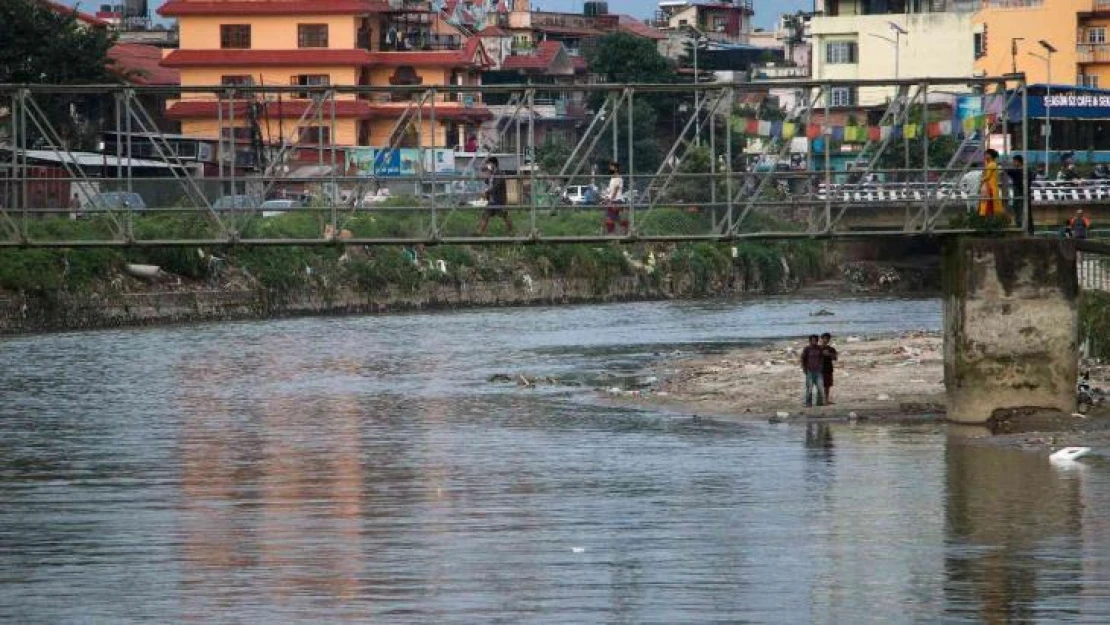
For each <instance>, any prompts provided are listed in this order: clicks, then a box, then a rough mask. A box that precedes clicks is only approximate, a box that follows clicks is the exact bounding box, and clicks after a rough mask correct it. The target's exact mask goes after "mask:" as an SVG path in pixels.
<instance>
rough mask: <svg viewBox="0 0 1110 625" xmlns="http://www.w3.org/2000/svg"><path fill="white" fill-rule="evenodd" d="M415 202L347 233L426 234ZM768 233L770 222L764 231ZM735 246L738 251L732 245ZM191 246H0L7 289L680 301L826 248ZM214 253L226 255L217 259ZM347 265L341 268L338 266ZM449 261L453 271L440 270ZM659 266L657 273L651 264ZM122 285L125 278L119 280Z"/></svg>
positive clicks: (297, 218) (788, 274)
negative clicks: (553, 281)
mask: <svg viewBox="0 0 1110 625" xmlns="http://www.w3.org/2000/svg"><path fill="white" fill-rule="evenodd" d="M406 203H407V204H409V205H411V203H412V200H411V199H408V200H406V199H404V198H394V199H392V200H391V201H390V203H387V204H385V205H383V206H380V207H378V208H376V209H374V210H368V211H358V212H350V211H348V212H346V213H341V214H340V215H339V224H340V228H341V229H345V230H349V231H350V232H351V234H352V235H353V236H355V237H358V238H386V237H408V238H415V237H422V236H425V235H426V234H427V233H428V232H429V230H430V225H431V224H430V213H429V212H428V211H411V210H410V211H405V210H391V209H393V208H395V207H397V206H404V205H406ZM331 217H332V216H331V214H330V212H327V211H320V212H311V211H310V212H297V213H288V214H285V215H280V216H277V217H271V218H266V219H263V218H260V217H257V216H255V217H243V216H238V217H235V218H231V219H229V220H228V221H229V223H230V225H232V226H233V227H235V228H236V229H238V230H240V231H241V232H242V237H243V238H270V239H319V238H321V237H322V236H323V232H324V228H325V226H326V225H327V224H328V223H330V221H331ZM479 217H480V212H478V211H473V210H454V211H452V210H446V211H442V212H440V213H439V214H437V225H438V226H439V230H440V232H441V233H442V234H443V236H470V235H472V234H473V233H474V231H475V230H476V229H477V225H478V219H479ZM513 217H514V226H515V230H516V232H517V233H521V232H527V231H529V230H531V228H532V226H533V224H532V223H531V221H530V214H529V212H528V211H527V210H521V211H516V212H514V214H513ZM711 221H712V217H711V216H710V215H706V214H703V213H699V212H690V211H688V210H680V209H669V208H660V209H655V210H652V211H649V212H646V213H645V214H643V215H641V221H639V222H638V223H637V228H638V229H639V230H640V231H643V232H653V231H654V232H666V233H668V234H677V233H682V232H686V233H698V232H708V231H709V228H710V227H711ZM759 225H760V227H763V226H764V225H765V224H759ZM116 227H117V226H116V224H115V223H114V222H113V220H112V218H111V217H110V216H106V215H98V216H94V217H92V218H88V219H81V220H77V221H73V220H69V219H50V220H42V221H34V222H31V223H30V224H29V226H28V230H29V232H28V233H29V235H30V237H31V238H32V239H37V240H55V241H61V240H104V239H108V238H111V237H112V232H113V231H114V230H115V229H116ZM535 227H537V228H538V229H540V230H541V231H542V232H543V233H544V235H545V236H575V235H579V236H581V235H590V234H598V233H600V231H601V214H600V212H599V210H597V209H589V210H563V209H557V210H552V211H540V212H537V214H536V223H535ZM132 231H133V235H134V237H135V238H136V239H138V240H166V239H181V238H187V239H211V238H219V237H220V236H221V230H220V228H219V226H218V224H216V223H215V221H214V220H212V219H211V218H209V217H206V216H202V215H190V214H184V213H163V214H146V215H137V216H135V217H134V218H133V221H132ZM503 233H504V224H503V223H502V220H501V219H499V218H494V219H493V220H491V223H490V229H489V234H491V235H495V236H496V235H499V234H503ZM734 248H735V256H734V255H733V249H734ZM204 252H205V254H204V255H202V254H201V253H199V252H198V250H197V249H195V248H185V247H178V248H74V249H5V250H0V291H8V292H19V293H29V294H40V295H45V294H53V293H60V292H82V291H87V290H97V291H107V290H111V289H112V288H114V287H112V286H111V283H112V281H113V278H116V277H118V276H119V275H120V273H121V270H122V268H123V265H124V264H125V263H138V264H151V265H158V266H160V267H161V268H162V269H163V271H165V272H166V273H168V274H170V275H173V276H179V277H181V278H183V279H185V280H194V281H198V282H199V281H204V280H209V279H213V278H219V276H215V275H213V272H215V271H217V270H220V271H222V273H221V275H224V276H226V275H227V273H228V271H229V270H230V271H236V272H240V273H242V274H243V275H246V276H249V280H250V282H251V283H252V284H254V285H256V286H258V287H261V288H265V289H267V290H270V291H272V292H276V293H278V294H281V293H294V292H296V291H298V290H301V289H305V288H313V289H334V288H338V287H340V286H346V287H351V288H357V289H359V290H362V291H365V292H373V291H377V290H380V289H383V288H386V287H392V288H396V289H400V290H402V291H410V292H411V291H415V290H416V289H418V288H420V286H421V285H422V284H424V283H427V282H446V283H456V284H459V283H463V282H479V281H496V280H517V279H520V278H521V276H523V275H524V274H528V275H531V276H533V277H552V278H554V277H561V278H569V279H587V280H589V281H591V283H592V284H594V286H595V288H596V289H597V290H598V291H599V292H601V291H603V290H604V289H605V287H606V285H607V284H608V283H609V282H610V281H611V280H612V279H614V278H617V277H620V276H629V275H634V274H640V275H643V276H644V279H645V280H648V281H649V282H650V285H652V286H660V285H661V284H662V282H663V281H665V280H669V281H671V283H670V284H669V285H667V287H668V291H669V292H671V293H673V294H675V295H691V296H705V295H713V294H715V293H719V292H721V291H723V290H727V289H729V288H730V287H732V288H734V289H740V288H743V289H747V290H751V289H752V288H753V286H756V285H758V288H760V289H762V290H764V291H767V292H773V291H776V290H778V289H780V288H781V287H782V286H783V285H784V284H786V283H791V282H796V281H797V280H799V279H802V280H804V279H807V278H813V277H817V276H818V275H819V274H820V272H821V271H822V269H823V267H822V259H823V247H822V245H821V244H819V243H816V242H804V241H803V242H789V243H748V242H744V243H739V244H735V245H728V244H710V243H697V244H681V245H671V244H636V245H617V244H574V245H567V244H550V243H548V244H543V243H539V244H518V245H505V246H494V247H488V248H479V247H467V246H458V245H439V246H430V247H421V248H420V249H412V248H402V247H393V246H381V247H370V248H361V247H359V248H352V249H345V248H343V247H341V246H339V245H336V246H311V247H306V246H287V247H285V246H278V247H246V246H237V247H236V246H232V247H223V248H219V249H206V250H204ZM210 255H216V256H218V257H220V258H221V259H222V261H221V262H219V263H213V262H212V261H211V258H210ZM341 259H342V261H341ZM437 261H443V265H445V266H446V268H447V271H446V272H442V271H439V270H438V269H434V267H436V266H437V265H438V264H439V263H437ZM653 265H654V269H653V270H649V269H648V268H649V267H651V266H653ZM116 282H117V283H118V282H119V281H118V280H117V281H116Z"/></svg>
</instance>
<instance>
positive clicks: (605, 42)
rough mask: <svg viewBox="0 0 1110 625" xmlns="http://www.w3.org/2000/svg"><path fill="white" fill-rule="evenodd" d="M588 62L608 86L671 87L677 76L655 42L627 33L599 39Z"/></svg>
mask: <svg viewBox="0 0 1110 625" xmlns="http://www.w3.org/2000/svg"><path fill="white" fill-rule="evenodd" d="M587 59H588V61H589V67H590V71H591V72H593V73H594V74H598V75H599V76H602V77H604V78H605V80H606V81H607V82H614V83H621V82H635V83H672V82H675V78H676V76H677V75H676V74H675V71H674V68H673V67H672V66H671V62H670V61H669V60H667V58H666V57H664V56H663V55H662V54H659V50H658V49H657V48H656V46H655V42H654V41H652V40H651V39H644V38H643V37H636V36H635V35H630V34H628V33H613V34H610V35H606V36H604V37H602V38H601V39H600V40H598V42H597V46H596V47H595V48H594V49H593V50H592V51H591V53H590V54H589V55H588V56H587Z"/></svg>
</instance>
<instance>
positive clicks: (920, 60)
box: [809, 0, 1020, 108]
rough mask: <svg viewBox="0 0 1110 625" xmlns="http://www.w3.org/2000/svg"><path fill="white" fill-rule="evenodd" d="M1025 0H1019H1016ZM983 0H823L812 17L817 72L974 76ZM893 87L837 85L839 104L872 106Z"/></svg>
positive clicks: (824, 76)
mask: <svg viewBox="0 0 1110 625" xmlns="http://www.w3.org/2000/svg"><path fill="white" fill-rule="evenodd" d="M1019 1H1020V0H1019ZM979 4H980V2H979V0H932V1H930V2H912V1H910V0H825V2H824V7H823V8H824V10H823V12H822V13H821V14H820V15H817V16H814V17H813V18H812V19H811V20H810V23H809V29H810V33H811V35H812V39H813V64H812V68H813V69H812V75H813V78H815V79H818V80H871V79H890V78H903V79H905V78H929V77H932V78H951V77H962V76H971V75H972V73H973V72H974V71H975V67H974V61H975V56H974V45H973V44H974V42H973V38H972V36H971V33H972V18H973V12H974V10H975V9H976V8H977V7H978V6H979ZM893 95H894V90H893V89H892V88H888V87H872V88H865V89H856V88H851V87H840V88H836V89H834V90H833V93H832V101H831V103H830V104H831V105H832V107H835V108H874V107H880V106H883V105H885V104H886V102H888V101H889V100H890V99H891V98H892V97H893Z"/></svg>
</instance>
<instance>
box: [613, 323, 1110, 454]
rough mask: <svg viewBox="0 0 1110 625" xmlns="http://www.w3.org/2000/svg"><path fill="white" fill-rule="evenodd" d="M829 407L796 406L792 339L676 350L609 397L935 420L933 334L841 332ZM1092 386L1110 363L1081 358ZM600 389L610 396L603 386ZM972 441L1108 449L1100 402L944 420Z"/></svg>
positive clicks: (1108, 411)
mask: <svg viewBox="0 0 1110 625" xmlns="http://www.w3.org/2000/svg"><path fill="white" fill-rule="evenodd" d="M834 346H835V347H836V348H837V350H838V351H839V355H840V359H839V364H838V368H837V372H836V385H835V387H834V391H833V400H834V402H835V403H834V405H832V406H825V407H820V408H818V407H813V408H806V407H805V406H804V405H803V393H804V382H803V378H802V374H801V371H800V365H799V362H798V361H799V358H800V350H801V349H802V347H803V343H802V342H801V341H776V342H774V343H769V344H764V345H754V346H749V347H741V348H737V349H732V350H729V351H727V352H725V353H723V354H713V355H698V356H694V357H690V356H688V355H679V356H674V357H671V358H667V359H664V360H663V361H661V362H659V363H657V364H656V365H655V366H654V368H653V374H654V375H653V377H654V378H655V379H654V384H653V385H652V388H647V389H640V390H638V391H633V392H628V391H624V392H621V393H619V394H618V395H619V397H618V398H617V400H618V401H621V402H629V403H633V404H640V405H654V406H658V407H661V408H665V409H670V410H675V411H681V412H684V413H691V414H695V415H699V416H702V417H709V418H713V419H719V420H726V421H751V420H770V421H782V422H786V423H807V422H811V421H813V420H820V421H834V422H835V421H847V422H855V421H857V420H858V421H859V422H868V423H884V422H885V423H891V422H929V421H934V422H943V421H944V418H945V407H944V402H945V396H944V363H943V352H942V350H943V340H942V338H941V337H940V335H939V334H937V333H934V332H924V331H922V332H911V333H906V334H902V335H899V336H884V337H858V336H849V337H842V338H841V339H840V340H839V341H834ZM1082 370H1085V371H1086V370H1089V371H1090V372H1091V384H1092V386H1093V387H1095V388H1100V389H1110V366H1108V365H1103V364H1098V363H1084V364H1083V366H1082ZM609 394H610V395H614V393H613V392H612V391H610V392H609ZM949 428H950V429H951V430H952V431H953V433H958V434H959V435H960V436H961V437H963V438H966V439H969V440H970V441H972V442H974V443H975V444H985V445H997V446H1005V447H1012V448H1020V449H1025V450H1029V451H1035V452H1043V453H1048V452H1051V451H1053V450H1056V449H1059V448H1062V447H1067V446H1091V447H1096V448H1110V406H1107V405H1105V404H1104V405H1102V406H1099V407H1096V408H1094V409H1092V410H1090V411H1089V412H1088V413H1087V414H1086V415H1078V414H1074V415H1072V414H1056V413H1030V412H1027V411H1015V412H1014V413H1012V414H1011V415H1009V416H1008V417H1004V418H1000V419H999V420H998V422H997V423H995V424H994V432H993V433H992V432H991V431H988V429H987V428H985V427H977V428H968V427H961V426H953V425H950V426H949Z"/></svg>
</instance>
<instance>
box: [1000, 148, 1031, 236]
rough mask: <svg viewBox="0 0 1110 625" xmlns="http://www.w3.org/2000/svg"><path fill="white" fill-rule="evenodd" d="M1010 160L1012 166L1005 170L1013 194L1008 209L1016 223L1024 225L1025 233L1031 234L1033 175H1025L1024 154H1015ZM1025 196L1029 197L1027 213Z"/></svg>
mask: <svg viewBox="0 0 1110 625" xmlns="http://www.w3.org/2000/svg"><path fill="white" fill-rule="evenodd" d="M1010 160H1011V162H1012V163H1013V166H1012V167H1010V168H1009V169H1007V170H1006V175H1007V176H1009V178H1010V193H1011V194H1012V195H1013V201H1012V202H1011V204H1010V211H1011V212H1012V213H1013V214H1014V220H1015V221H1016V222H1017V224H1018V225H1020V226H1023V227H1024V229H1025V234H1027V235H1029V236H1033V177H1032V176H1026V175H1025V174H1026V172H1025V157H1024V156H1022V155H1020V154H1016V155H1014V157H1013V158H1012V159H1010ZM1025 198H1029V214H1028V215H1026V214H1025Z"/></svg>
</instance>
